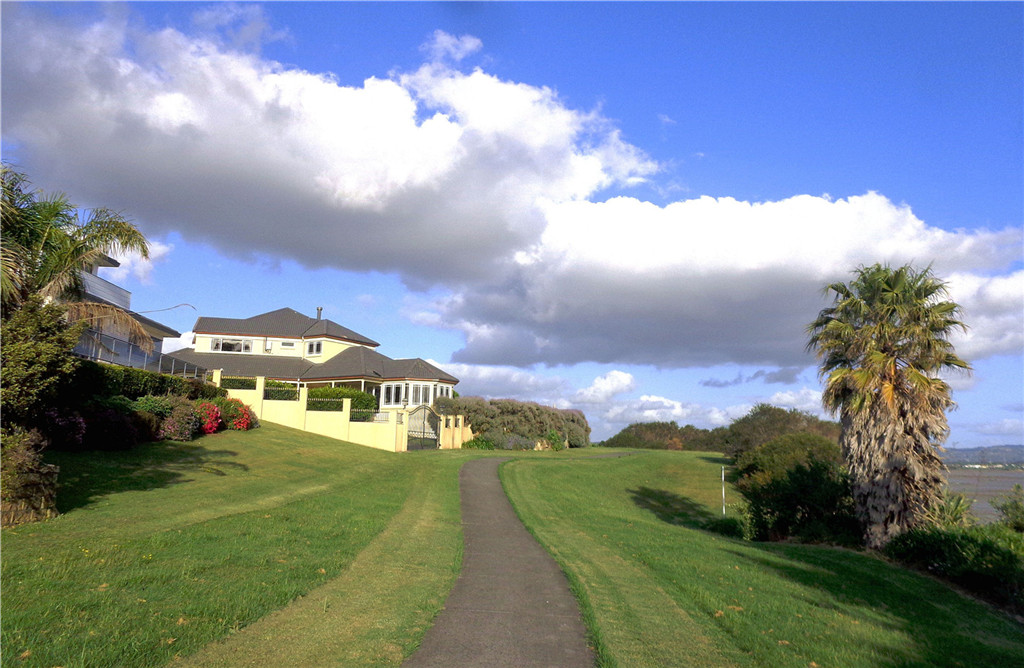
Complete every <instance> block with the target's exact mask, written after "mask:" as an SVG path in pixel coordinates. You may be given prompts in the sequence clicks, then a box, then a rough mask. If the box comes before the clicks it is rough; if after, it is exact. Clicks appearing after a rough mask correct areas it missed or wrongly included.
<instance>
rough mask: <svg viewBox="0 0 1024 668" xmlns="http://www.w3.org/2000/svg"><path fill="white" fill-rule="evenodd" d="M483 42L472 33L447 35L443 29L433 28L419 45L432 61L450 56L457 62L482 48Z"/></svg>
mask: <svg viewBox="0 0 1024 668" xmlns="http://www.w3.org/2000/svg"><path fill="white" fill-rule="evenodd" d="M483 46H484V43H483V42H481V41H480V39H479V38H477V37H474V36H473V35H461V36H459V37H456V36H455V35H449V34H448V33H446V32H445V31H443V30H435V31H434V34H433V36H432V37H431V39H430V40H429V41H428V42H426V43H425V44H423V45H422V46H421V47H420V50H421V51H424V52H426V53H427V54H428V55H429V56H430V58H431V59H432V60H434V61H439V60H443V59H445V58H451V59H452V60H454V61H455V62H459V61H460V60H462V59H463V58H465V57H466V56H469V55H472V54H474V53H476V52H477V51H479V50H480V49H482V48H483Z"/></svg>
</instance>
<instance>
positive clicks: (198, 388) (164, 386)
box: [64, 361, 227, 405]
mask: <svg viewBox="0 0 1024 668" xmlns="http://www.w3.org/2000/svg"><path fill="white" fill-rule="evenodd" d="M118 394H123V395H124V396H126V397H128V398H129V399H137V398H139V397H142V396H146V395H156V396H162V395H168V394H173V395H175V396H180V397H187V398H190V399H193V400H194V399H208V398H213V397H214V396H225V395H227V390H223V389H221V388H218V387H216V386H214V385H211V384H209V383H206V382H203V381H201V380H198V379H195V378H181V377H180V376H170V375H167V374H164V373H155V372H153V371H146V370H145V369H134V368H131V367H124V366H114V365H111V364H100V363H98V362H90V361H82V362H81V364H80V365H79V367H78V369H77V370H76V371H75V373H74V375H73V376H72V378H71V379H70V382H69V383H68V384H67V386H66V388H65V393H64V401H65V402H66V403H68V404H69V405H74V403H75V402H76V401H78V402H81V401H82V399H83V398H85V399H89V398H92V397H96V396H99V397H111V396H115V395H118Z"/></svg>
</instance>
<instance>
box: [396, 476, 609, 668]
mask: <svg viewBox="0 0 1024 668" xmlns="http://www.w3.org/2000/svg"><path fill="white" fill-rule="evenodd" d="M502 461H505V460H500V459H476V460H472V461H469V462H466V464H465V465H463V467H462V470H461V471H460V472H459V490H460V493H461V496H462V501H461V502H462V530H463V539H464V542H465V552H464V553H463V558H462V572H461V574H460V575H459V578H458V580H456V582H455V586H454V587H453V588H452V591H451V594H450V595H449V597H448V601H447V602H446V603H445V608H444V610H442V611H441V613H440V614H439V615H438V616H437V619H436V620H435V621H434V626H433V627H432V628H431V629H430V630H429V631H427V634H426V636H425V637H424V638H423V642H422V643H421V644H420V647H419V649H418V650H417V651H416V652H415V653H414V654H413V655H412V656H411V657H409V659H408V661H406V662H405V664H404V665H405V666H406V667H408V668H423V667H427V666H433V667H437V668H441V667H444V668H452V667H459V668H462V667H469V666H474V667H484V666H501V667H502V668H506V667H510V666H513V667H519V666H551V667H553V668H554V667H557V668H562V667H565V668H570V667H571V668H576V667H577V666H578V667H580V668H583V667H587V668H592V667H593V665H594V660H595V657H594V654H593V652H592V651H591V649H590V648H589V647H588V646H587V642H586V630H585V628H584V626H583V621H582V619H581V618H580V613H579V608H578V607H577V605H576V599H575V598H574V597H573V595H572V593H571V592H570V591H569V584H568V582H567V581H566V579H565V575H564V574H563V573H562V571H561V570H560V569H559V568H558V565H557V564H556V563H555V561H554V559H552V558H551V556H550V555H549V554H548V553H547V552H546V551H545V550H544V548H542V547H541V546H540V544H539V543H537V541H536V540H534V538H533V536H531V535H530V533H529V532H527V530H526V528H525V527H524V526H523V525H522V523H521V522H520V521H519V518H518V517H516V514H515V512H514V511H513V510H512V504H510V503H509V501H508V498H506V497H505V492H504V490H502V488H501V482H500V481H499V480H498V465H499V464H500V463H501V462H502Z"/></svg>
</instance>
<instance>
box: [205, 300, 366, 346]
mask: <svg viewBox="0 0 1024 668" xmlns="http://www.w3.org/2000/svg"><path fill="white" fill-rule="evenodd" d="M192 331H194V332H196V333H199V334H234V335H236V336H280V337H290V338H302V337H310V336H327V337H331V338H335V339H343V340H345V341H351V342H353V343H359V344H362V345H365V346H373V347H374V348H376V347H377V346H379V345H380V344H379V343H377V342H376V341H374V340H373V339H370V338H367V337H365V336H363V335H362V334H359V333H358V332H354V331H352V330H351V329H349V328H347V327H342V326H341V325H339V324H338V323H336V322H334V321H332V320H317V319H316V318H312V317H310V316H308V315H303V314H301V313H299V312H298V311H296V310H295V309H290V308H281V309H277V310H276V311H270V312H268V313H261V314H260V315H254V316H252V317H251V318H205V317H201V318H199V319H197V320H196V324H195V325H194V326H193V327H192Z"/></svg>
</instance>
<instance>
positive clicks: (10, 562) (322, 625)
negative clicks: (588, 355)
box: [2, 424, 1024, 667]
mask: <svg viewBox="0 0 1024 668" xmlns="http://www.w3.org/2000/svg"><path fill="white" fill-rule="evenodd" d="M602 452H603V451H602ZM593 454H594V451H593V450H590V451H568V452H561V453H528V454H527V453H507V452H481V451H472V452H470V451H467V452H430V451H425V452H415V453H407V454H405V455H395V454H392V453H384V452H379V451H375V450H372V449H369V448H363V447H359V446H353V445H349V444H345V443H341V442H339V441H335V440H332V439H327V438H322V437H318V436H315V435H312V434H306V433H303V432H299V431H295V430H291V429H287V428H284V427H279V426H276V425H272V424H265V425H264V426H263V427H262V428H261V429H259V430H256V431H254V432H247V433H238V432H227V433H222V434H217V435H214V436H209V437H204V438H202V439H200V440H199V441H196V442H195V443H193V444H180V443H158V444H150V445H146V446H142V447H140V448H137V449H135V450H132V451H130V452H126V453H102V454H98V453H90V454H81V455H68V454H64V455H61V456H59V457H56V463H58V464H60V466H61V467H62V481H63V485H64V487H63V488H62V490H61V494H60V496H59V498H58V503H59V505H60V506H61V510H62V511H63V512H64V514H63V515H62V516H61V517H59V518H57V519H55V520H51V521H48V522H43V523H39V524H34V525H27V526H24V527H19V528H16V529H5V530H4V531H3V560H2V587H3V625H2V635H3V637H2V643H3V655H2V664H3V666H56V665H60V666H68V667H71V666H105V665H126V666H127V665H130V666H155V665H164V664H167V663H170V662H174V663H180V664H183V665H201V666H238V665H243V664H249V663H251V662H252V661H253V659H254V657H257V658H258V659H259V661H260V662H262V663H263V664H265V665H360V666H362V665H391V666H394V665H399V664H400V663H401V662H402V660H403V659H404V658H405V657H406V656H408V655H409V654H411V653H412V652H413V651H414V650H415V648H416V646H417V644H418V643H419V641H420V639H421V637H422V635H423V633H424V632H425V630H426V629H427V628H428V627H429V625H430V623H431V620H432V619H433V617H434V616H435V615H436V614H437V612H438V611H439V610H440V608H441V606H442V605H443V602H444V599H445V598H446V596H447V594H448V591H449V590H450V588H451V586H452V584H453V583H454V580H455V578H456V576H457V573H458V569H459V564H460V561H461V528H460V521H459V499H458V470H459V468H460V467H461V465H462V464H463V463H464V462H465V461H466V460H467V459H470V458H476V457H484V456H504V457H508V456H513V457H516V458H523V459H524V460H523V461H515V462H510V463H508V464H506V465H505V466H504V467H503V468H502V476H503V481H504V483H505V485H506V489H507V491H508V492H509V495H510V497H511V498H512V501H513V504H514V505H515V507H516V509H517V511H518V512H519V513H520V516H521V517H522V518H523V519H524V521H525V522H526V524H527V526H528V528H530V529H531V531H533V532H534V535H536V536H538V538H539V539H540V540H541V542H542V543H543V544H545V545H546V546H547V547H548V549H549V550H550V551H551V552H552V554H554V555H555V557H556V558H557V559H558V560H559V561H560V562H561V563H562V565H563V568H564V569H565V570H566V572H567V574H568V575H569V578H570V581H571V582H572V584H573V587H574V589H575V590H576V592H577V595H578V597H579V598H580V600H581V606H582V609H583V612H584V617H585V619H586V621H587V624H588V626H589V628H590V630H591V633H592V640H593V642H594V644H595V646H596V647H597V650H598V653H599V657H600V660H601V663H602V665H605V666H616V665H619V666H669V665H707V666H719V665H741V666H745V665H770V666H789V665H792V666H812V665H817V666H822V667H824V666H904V665H906V666H909V665H965V666H971V665H1016V664H1018V663H1020V658H1021V657H1022V656H1024V633H1022V630H1021V627H1020V626H1019V625H1018V624H1016V623H1014V622H1013V621H1011V620H1010V619H1009V618H1007V617H1005V616H1003V615H1000V614H998V613H995V612H993V611H992V609H990V608H988V607H987V606H984V605H982V604H979V603H976V602H974V601H972V600H970V599H967V598H965V597H963V596H960V595H959V594H957V593H955V592H953V591H952V590H951V589H949V588H948V587H946V586H944V585H942V584H941V583H938V582H935V581H933V580H931V579H928V578H925V577H922V576H919V575H916V574H914V573H911V572H909V571H906V570H903V569H899V568H895V567H892V566H890V565H888V564H886V563H884V562H882V561H880V560H878V559H875V558H873V557H870V556H866V555H863V554H858V553H854V552H850V551H843V550H835V549H830V548H822V547H813V546H800V545H759V544H751V543H744V542H742V541H737V540H731V539H728V538H725V537H722V536H718V535H715V534H711V533H707V532H704V531H701V530H699V529H698V527H701V526H704V525H705V524H706V523H707V522H708V521H709V520H711V519H713V518H715V517H717V516H718V515H719V514H720V510H719V509H720V504H721V482H720V470H721V469H720V465H721V464H722V463H723V462H722V461H721V460H720V459H717V458H715V456H713V455H708V454H705V453H677V452H657V453H653V452H639V453H637V452H635V451H632V454H631V456H629V457H626V458H623V459H588V460H584V461H574V460H576V459H577V458H578V457H585V456H588V455H593ZM732 495H733V492H732V491H730V498H729V500H730V501H734V500H735V499H734V498H733V496H732ZM581 510H585V512H580V511H581ZM731 512H733V510H732V508H731V507H730V513H731Z"/></svg>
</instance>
